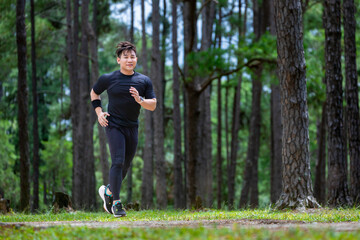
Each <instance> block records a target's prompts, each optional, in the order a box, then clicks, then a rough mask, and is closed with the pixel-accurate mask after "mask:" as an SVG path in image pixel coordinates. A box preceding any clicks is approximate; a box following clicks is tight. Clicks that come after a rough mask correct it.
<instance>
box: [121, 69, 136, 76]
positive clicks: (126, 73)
mask: <svg viewBox="0 0 360 240" xmlns="http://www.w3.org/2000/svg"><path fill="white" fill-rule="evenodd" d="M120 72H121V73H122V74H124V75H133V74H134V73H135V72H134V70H132V71H126V70H123V69H121V68H120Z"/></svg>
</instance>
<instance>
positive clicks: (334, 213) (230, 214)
mask: <svg viewBox="0 0 360 240" xmlns="http://www.w3.org/2000/svg"><path fill="white" fill-rule="evenodd" d="M127 214H128V216H127V217H126V218H120V219H118V218H114V217H113V216H112V215H110V214H107V213H105V212H95V213H94V212H82V211H77V212H74V213H59V214H53V213H51V212H49V213H46V214H22V213H13V214H8V215H0V222H38V221H101V222H107V221H179V220H221V219H223V220H225V219H274V220H297V221H305V222H345V221H359V220H360V209H357V208H352V209H325V208H324V209H319V210H313V211H311V212H304V213H301V212H296V211H272V210H270V209H256V210H239V211H222V210H213V209H208V210H204V211H189V210H185V211H176V210H168V211H160V210H147V211H138V212H137V211H128V212H127Z"/></svg>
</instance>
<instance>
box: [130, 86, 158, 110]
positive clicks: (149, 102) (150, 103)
mask: <svg viewBox="0 0 360 240" xmlns="http://www.w3.org/2000/svg"><path fill="white" fill-rule="evenodd" d="M130 93H131V96H132V97H133V98H134V100H135V101H136V102H137V103H138V104H140V105H141V106H142V107H143V108H145V109H146V110H150V111H154V110H155V108H156V98H152V99H144V98H142V97H140V96H139V92H138V91H137V90H136V88H134V87H130Z"/></svg>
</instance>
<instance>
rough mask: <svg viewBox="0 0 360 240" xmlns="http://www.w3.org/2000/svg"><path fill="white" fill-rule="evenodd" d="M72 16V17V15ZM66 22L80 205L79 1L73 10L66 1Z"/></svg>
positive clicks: (75, 190)
mask: <svg viewBox="0 0 360 240" xmlns="http://www.w3.org/2000/svg"><path fill="white" fill-rule="evenodd" d="M71 16H72V17H71ZM66 23H67V40H66V46H67V60H68V68H69V78H70V100H71V105H70V109H71V125H72V140H73V145H72V150H73V176H72V178H73V180H72V202H73V203H74V206H75V207H78V206H80V205H78V204H80V202H81V198H82V194H81V190H79V189H81V184H82V182H81V181H82V179H81V176H82V172H83V168H82V167H81V165H80V162H79V161H78V158H79V155H80V152H79V145H80V141H79V133H78V131H77V129H78V126H79V112H78V111H77V110H78V106H79V104H80V102H79V97H78V96H79V94H80V90H79V81H78V80H77V79H78V71H77V68H78V56H77V53H78V45H79V1H78V0H75V1H73V11H72V9H71V1H70V0H67V1H66Z"/></svg>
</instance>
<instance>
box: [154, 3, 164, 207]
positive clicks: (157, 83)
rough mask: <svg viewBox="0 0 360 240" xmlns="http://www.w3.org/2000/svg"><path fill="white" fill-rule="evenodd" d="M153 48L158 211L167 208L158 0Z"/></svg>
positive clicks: (155, 10)
mask: <svg viewBox="0 0 360 240" xmlns="http://www.w3.org/2000/svg"><path fill="white" fill-rule="evenodd" d="M152 6H153V18H152V25H153V39H152V40H153V48H152V62H151V78H152V80H153V83H154V89H155V93H156V99H157V109H156V111H155V112H154V122H155V123H156V124H154V153H155V159H156V160H155V161H156V168H155V175H156V202H157V206H158V208H160V209H164V208H166V206H167V193H166V176H165V159H164V124H163V123H164V117H163V116H164V115H163V111H164V109H163V96H162V93H163V85H162V78H161V74H160V71H161V69H160V67H161V54H160V46H159V44H160V41H159V40H160V39H159V36H160V34H159V33H160V31H159V24H160V13H159V0H153V2H152Z"/></svg>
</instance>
